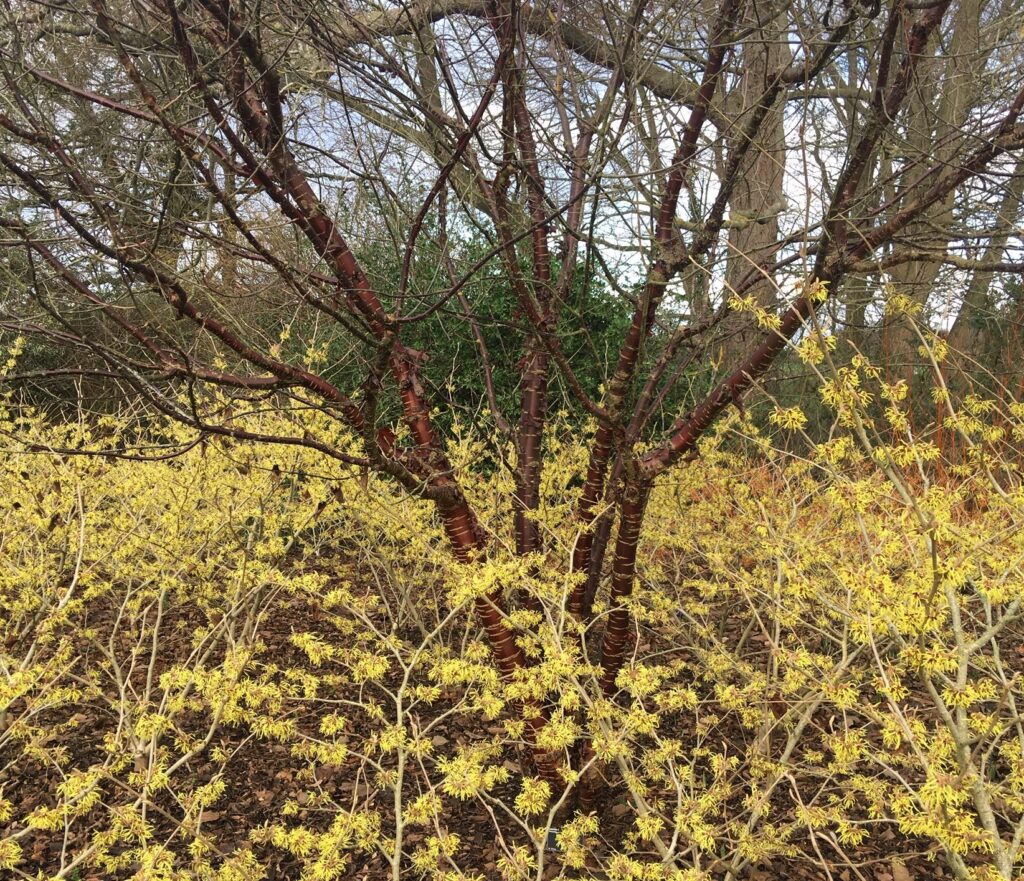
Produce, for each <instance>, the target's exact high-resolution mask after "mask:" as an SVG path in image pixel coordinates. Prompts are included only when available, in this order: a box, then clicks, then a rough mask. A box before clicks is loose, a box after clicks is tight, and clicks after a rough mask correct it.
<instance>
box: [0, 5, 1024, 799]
mask: <svg viewBox="0 0 1024 881" xmlns="http://www.w3.org/2000/svg"><path fill="white" fill-rule="evenodd" d="M2 16H3V20H4V28H3V31H2V38H0V39H2V49H0V75H2V77H3V87H2V93H3V96H2V98H0V204H2V209H0V230H2V237H3V249H4V254H5V263H6V265H7V278H8V280H9V281H11V284H10V285H9V289H8V293H7V294H6V295H5V300H4V302H3V303H2V316H0V317H2V321H3V327H4V328H5V329H6V330H8V331H11V332H17V333H20V334H22V335H24V336H25V337H26V338H27V339H29V340H31V339H37V338H38V339H44V340H49V343H50V344H51V345H53V346H56V347H57V348H58V349H59V350H60V353H61V361H60V363H59V364H58V365H57V366H53V365H50V366H45V367H44V368H41V369H40V370H38V371H36V372H35V374H34V375H32V376H29V375H28V374H23V375H21V380H22V381H30V380H31V381H33V382H40V381H43V380H45V379H46V378H47V377H49V378H51V379H52V378H57V377H73V378H75V379H76V381H80V382H86V381H95V382H101V383H103V384H104V385H103V388H104V389H105V390H106V392H105V393H107V394H111V393H113V392H115V391H116V392H118V393H122V394H124V395H128V396H131V397H132V398H133V399H138V400H142V401H144V402H145V403H146V406H147V407H148V408H149V412H150V413H151V415H152V416H153V417H154V418H166V419H170V420H175V421H177V422H180V423H184V424H185V425H187V426H189V427H190V428H191V429H192V430H193V432H194V436H195V438H196V439H197V441H198V440H200V439H204V438H207V437H215V436H221V437H225V438H241V439H244V440H247V441H254V442H262V443H266V444H278V445H280V444H287V445H299V446H302V447H306V448H310V449H312V450H315V451H318V452H319V453H321V454H322V455H323V457H324V461H325V463H327V464H328V465H329V464H330V462H331V461H332V460H333V461H335V462H340V463H344V464H345V465H346V466H355V467H358V468H360V469H363V470H364V471H372V472H376V473H378V474H380V475H383V476H386V477H387V478H389V479H391V480H393V481H394V482H395V484H397V485H399V486H400V487H401V488H403V490H404V491H405V492H406V493H408V494H409V495H411V496H416V497H419V498H421V499H425V500H429V502H430V503H432V504H433V506H434V508H435V509H436V516H437V518H439V521H440V522H441V523H443V527H444V532H445V534H446V536H447V541H448V544H449V545H450V552H451V554H452V555H453V556H454V558H455V559H456V560H457V561H458V563H459V564H460V565H462V566H463V567H465V570H466V571H468V572H472V571H473V570H474V567H476V568H480V569H482V568H483V567H485V566H487V564H488V561H489V559H493V555H494V554H495V553H497V552H498V550H502V552H503V553H508V554H512V555H514V556H517V557H520V558H524V562H525V568H523V569H522V570H521V571H526V572H529V571H540V570H544V571H547V570H551V571H553V572H554V573H555V574H556V575H557V576H558V577H562V578H563V579H564V581H565V583H566V584H567V585H569V588H568V589H567V590H566V592H565V603H564V605H565V610H566V611H567V612H568V614H570V615H571V616H572V617H573V619H575V620H576V621H578V622H579V624H580V626H579V628H578V630H579V633H580V634H582V635H583V636H584V639H583V640H582V644H583V646H584V648H583V650H584V651H586V652H587V653H588V657H589V658H590V660H591V661H592V662H593V663H595V664H597V665H599V669H600V673H599V675H598V676H596V677H595V678H594V682H593V688H594V691H595V696H597V697H600V696H602V695H603V696H604V697H605V698H609V699H610V698H614V695H615V693H616V690H617V689H616V679H617V676H618V674H619V672H620V669H621V667H622V665H623V663H624V661H625V659H626V658H627V657H628V652H629V646H630V641H631V636H632V632H633V629H634V628H633V622H632V620H631V615H630V611H629V602H628V601H629V598H630V595H631V592H632V591H633V588H634V581H635V578H636V550H637V544H638V541H639V539H640V535H641V530H642V529H643V528H644V524H645V504H646V501H647V499H648V496H649V493H650V489H651V487H652V485H654V483H655V482H656V481H658V480H659V479H662V478H663V476H664V475H666V474H667V473H669V472H670V471H671V470H672V469H677V468H685V467H686V462H687V461H689V460H690V459H691V458H692V457H693V456H694V455H696V451H697V444H698V441H699V440H700V439H701V437H702V435H703V434H704V433H705V432H707V431H708V429H709V428H710V427H711V426H712V425H713V424H714V423H715V421H716V419H717V418H718V417H719V416H720V415H721V414H722V413H723V412H725V411H726V410H727V409H728V408H731V407H735V408H742V407H743V405H744V398H745V396H747V395H748V393H749V392H751V391H752V390H753V391H755V392H756V391H757V389H758V388H759V387H760V385H761V380H762V378H764V377H766V375H767V374H768V373H769V371H770V370H771V368H772V366H773V364H774V363H776V362H777V361H778V360H779V359H780V356H784V354H785V352H786V350H787V348H788V347H789V346H790V345H793V344H798V343H799V342H800V341H801V340H804V341H806V340H808V339H811V338H812V337H814V335H815V334H820V333H821V332H822V328H823V327H824V326H826V325H827V326H828V327H829V328H831V329H832V330H833V331H835V332H836V334H835V335H836V337H837V338H838V339H839V340H840V342H841V344H842V346H849V347H850V349H851V350H853V349H855V348H856V347H857V346H860V345H863V344H864V343H863V339H864V335H865V328H867V327H868V326H869V325H871V323H872V322H874V321H876V320H877V322H878V326H879V327H881V325H882V324H884V323H885V322H886V321H888V318H878V315H879V314H880V312H879V309H878V304H879V302H881V300H882V299H883V297H885V296H888V297H890V298H891V297H902V298H903V301H906V302H909V301H913V300H916V301H917V302H918V303H919V304H924V303H927V301H928V298H929V296H930V293H931V289H932V287H933V286H934V285H936V284H937V279H938V278H939V277H940V273H941V272H945V271H946V270H950V271H952V272H954V273H955V275H954V279H960V280H964V279H967V280H969V282H970V284H969V290H970V291H971V296H972V297H974V298H975V299H976V300H977V298H978V297H979V296H981V294H979V293H978V291H979V290H981V289H984V290H988V289H989V288H990V287H991V286H992V285H993V284H995V283H996V282H994V281H993V279H996V278H998V276H999V274H1000V273H1005V272H1007V271H1009V272H1014V271H1017V270H1019V268H1020V267H1019V266H1017V265H1016V264H1014V263H1013V262H1012V260H1007V259H1005V253H1004V252H1005V251H1006V248H1007V245H1008V242H1010V240H1011V239H1012V236H1013V229H1014V225H1015V223H1016V214H1017V208H1018V205H1019V198H1018V197H1019V193H1020V186H1019V181H1020V163H1021V162H1022V161H1024V160H1022V158H1021V157H1022V155H1024V154H1022V148H1024V122H1022V121H1021V119H1020V117H1021V112H1022V110H1024V88H1022V82H1021V77H1020V75H1019V71H1020V69H1021V64H1022V62H1024V57H1022V54H1021V52H1020V46H1019V43H1018V42H1017V38H1018V37H1019V34H1018V33H1017V28H1018V27H1019V20H1020V19H1019V8H1018V6H1017V5H1016V3H1015V2H1014V0H872V2H862V0H838V2H836V0H800V2H797V3H782V2H774V0H768V2H753V0H720V2H719V0H715V2H697V0H690V2H679V3H668V2H664V0H618V2H615V0H582V2H574V3H564V2H561V0H542V2H538V3H521V2H519V0H409V2H394V3H391V2H389V3H376V2H372V0H353V2H334V0H331V2H327V0H302V2H294V0H263V2H251V0H137V2H127V0H82V2H78V3H43V2H35V0H13V2H10V3H8V4H7V5H6V6H5V9H4V11H3V13H2ZM993 206H996V207H995V208H994V207H993ZM999 206H1002V208H1001V209H1000V208H999ZM993 212H995V214H996V216H997V220H996V222H995V225H994V226H993V225H992V224H990V223H989V222H988V219H987V218H988V217H989V216H990V215H991V214H992V213H993ZM979 218H985V219H984V220H981V219H979ZM979 241H981V242H982V244H983V246H982V247H979ZM948 277H949V276H948V275H946V276H943V278H947V279H948ZM964 283H965V284H966V282H964ZM594 290H599V291H601V292H602V295H604V296H606V297H610V298H611V299H612V300H613V302H614V304H615V309H617V310H618V314H621V315H622V316H623V320H622V321H621V322H620V324H621V331H622V332H621V334H620V335H619V338H618V339H616V340H615V341H614V345H613V346H605V348H604V350H601V349H599V348H598V347H596V346H591V347H590V348H587V345H588V342H587V341H588V340H590V336H591V330H592V328H591V327H590V326H589V318H590V313H589V311H588V310H589V306H588V297H589V296H591V294H592V292H593V291H594ZM485 295H486V297H487V298H489V299H487V302H486V304H484V297H485ZM495 303H498V304H500V305H501V307H502V308H503V309H504V313H503V314H496V312H495V307H494V304H495ZM485 305H486V310H487V314H486V315H484V314H483V310H484V308H485ZM965 308H966V306H965ZM819 313H820V314H819ZM887 314H888V313H887ZM428 323H429V327H431V328H434V329H436V328H439V327H440V328H446V327H447V328H450V329H451V333H452V334H456V333H458V334H462V335H463V336H464V338H465V339H466V340H468V341H469V345H468V346H463V347H461V348H460V349H459V351H458V357H457V359H456V363H455V364H454V365H441V369H442V370H446V369H450V376H449V377H448V379H447V380H444V378H443V377H441V379H439V378H438V377H439V373H438V367H437V361H436V360H432V358H431V356H432V354H435V351H434V349H435V348H437V347H440V346H442V345H447V343H446V342H445V340H444V339H442V338H440V336H439V335H438V334H436V333H429V334H428V333H424V331H423V328H424V327H427V326H428ZM495 328H498V329H499V331H500V334H499V336H500V341H501V345H500V347H496V345H495V338H496V337H495V334H494V333H493V330H494V329H495ZM883 330H885V328H883ZM892 332H893V333H896V331H895V330H893V331H892ZM305 333H309V334H315V340H316V342H317V345H318V346H319V345H320V344H321V343H322V342H323V341H327V342H323V348H322V350H320V351H319V352H318V354H317V355H316V357H313V356H311V355H310V354H309V352H308V351H304V350H303V349H301V344H302V343H303V340H302V339H299V340H298V341H296V339H295V337H296V336H297V335H302V334H305ZM313 338H314V337H313V336H310V337H309V339H308V340H307V342H310V343H311V344H312V341H313ZM581 341H582V342H581ZM900 346H901V347H902V348H899V351H901V352H904V353H905V354H906V358H907V365H909V367H911V368H912V364H911V363H910V362H911V361H912V360H913V353H914V345H910V344H906V343H901V344H900ZM896 348H898V347H893V349H892V350H893V351H896ZM513 349H514V350H515V353H514V354H513V355H511V356H510V354H509V353H510V352H511V351H513ZM446 351H450V349H446ZM581 352H583V355H582V356H581ZM847 355H848V353H847ZM840 356H843V351H842V349H841V348H840V349H839V350H838V351H837V353H836V357H837V358H838V357H840ZM595 365H596V366H595ZM907 365H901V369H902V367H903V366H907ZM509 373H512V374H513V375H514V377H515V381H514V383H513V386H514V388H513V389H512V390H511V392H509V390H508V389H504V388H503V387H501V382H499V379H498V377H499V376H507V375H509ZM695 376H699V377H703V379H700V380H695V379H694V377H695ZM707 377H711V378H710V379H707ZM15 378H17V377H16V376H13V375H12V377H10V379H11V380H12V381H13V380H14V379H15ZM478 382H479V387H480V388H481V389H482V397H484V398H485V400H486V408H485V409H483V410H482V411H481V412H480V413H479V414H478V415H479V416H480V417H481V418H482V419H483V420H484V421H485V422H487V423H488V424H489V425H490V427H491V428H492V429H493V432H494V433H495V435H496V436H497V437H499V438H500V439H501V444H502V449H504V450H506V451H507V454H506V455H505V457H504V461H503V462H502V467H505V468H508V469H510V471H511V473H512V474H513V475H514V491H513V492H511V493H510V494H509V495H508V498H507V500H506V509H507V516H508V527H507V531H506V532H504V533H503V534H500V535H499V534H496V533H495V530H494V529H485V528H484V527H483V525H482V524H481V521H480V519H479V517H478V512H477V511H475V510H474V507H473V506H472V504H471V503H470V502H469V500H468V498H467V494H466V492H465V487H466V486H467V481H472V480H474V474H473V473H472V471H471V470H469V469H466V468H456V467H454V466H453V464H452V461H451V460H450V459H449V456H448V452H447V451H448V433H449V432H451V431H452V426H453V423H454V422H455V421H457V420H458V419H459V418H460V416H461V415H462V408H463V404H460V403H459V401H460V400H462V401H464V396H463V397H462V398H460V391H459V390H460V385H462V384H466V385H469V384H470V383H473V384H474V387H476V385H475V384H476V383H478ZM225 399H227V400H231V401H234V402H235V404H234V405H233V407H237V408H245V407H249V406H255V404H254V403H253V402H257V401H262V402H267V401H272V402H277V403H278V404H279V405H280V406H282V407H285V406H287V407H293V408H296V409H297V410H301V409H306V410H308V409H315V410H317V411H319V412H320V413H322V414H327V415H328V416H329V418H331V419H332V420H337V421H339V422H340V423H342V424H343V425H344V426H345V428H346V430H347V431H348V433H349V435H350V436H351V438H352V443H351V444H349V445H347V446H339V445H337V444H335V443H332V442H331V441H330V440H328V439H327V438H325V437H319V436H317V434H316V433H315V432H312V431H309V430H296V431H295V433H293V434H273V435H270V434H260V433H259V432H254V431H252V430H251V429H249V428H243V427H240V423H239V422H236V420H234V419H233V418H232V412H233V407H225V406H224V401H225ZM510 402H514V404H510ZM264 405H266V404H265V403H264V404H260V405H259V406H264ZM563 409H569V410H571V411H572V412H574V413H576V414H577V415H578V417H579V418H578V419H576V420H575V421H573V420H571V419H570V420H569V424H572V425H578V426H580V427H579V428H578V429H577V430H578V433H579V440H580V441H585V442H586V443H587V455H588V461H587V463H586V467H585V479H583V480H581V481H580V482H579V485H578V486H576V487H575V490H576V492H577V498H576V500H575V518H576V523H577V530H576V537H575V541H574V543H573V545H572V546H571V547H570V548H568V549H565V548H562V547H554V546H551V544H550V543H549V542H548V541H547V538H546V535H545V532H544V530H543V529H542V528H541V526H540V524H539V522H538V518H537V517H536V516H535V513H534V512H535V511H536V509H537V507H538V504H539V499H540V498H541V493H542V486H543V482H544V480H545V464H546V444H547V443H548V438H549V437H550V432H551V430H552V426H553V424H554V422H555V421H556V420H559V419H560V418H561V417H559V415H558V411H560V410H563ZM110 452H111V454H112V455H126V456H129V457H130V454H131V450H124V449H121V450H112V451H110ZM126 467H130V466H126ZM325 467H326V466H325ZM485 581H486V579H485V578H483V577H482V579H481V583H483V582H485ZM604 590H607V591H608V592H609V593H608V598H607V601H606V602H603V603H602V604H601V605H602V608H604V609H606V610H607V611H606V612H605V613H604V614H601V615H599V616H597V617H595V615H594V607H595V598H596V597H597V596H598V595H599V594H600V593H601V591H604ZM601 595H602V596H603V594H601ZM474 603H475V613H476V615H477V617H478V619H479V625H480V627H481V628H482V629H483V630H484V631H485V632H486V637H487V640H488V641H489V644H490V647H491V651H492V653H493V661H494V664H495V665H496V666H497V667H498V669H499V671H500V674H501V676H502V677H504V678H505V679H506V680H507V681H515V680H516V679H517V678H522V677H523V675H524V671H526V670H527V669H528V667H529V664H530V660H529V657H528V655H527V653H525V652H524V649H523V646H522V645H521V643H520V641H519V640H517V639H516V638H515V634H514V632H513V630H512V629H511V628H509V627H507V626H506V622H507V616H508V615H509V614H510V612H511V611H512V610H513V609H514V608H520V607H522V606H523V605H524V604H525V606H526V607H527V608H532V607H539V606H540V602H539V601H538V600H537V599H536V598H531V597H530V596H528V595H527V596H526V597H525V598H524V596H523V593H522V592H520V591H517V590H516V585H514V584H508V583H507V581H506V580H503V579H497V580H496V581H495V582H494V585H493V586H492V587H491V589H489V590H479V591H477V596H476V598H475V600H474ZM527 703H529V701H527ZM523 711H524V715H525V717H526V718H527V719H528V720H529V721H528V725H527V728H526V734H525V740H526V742H527V744H528V745H529V747H530V748H531V751H532V754H533V759H534V762H535V763H536V766H537V769H538V772H539V773H540V774H541V775H542V776H543V777H545V778H547V779H549V780H558V779H559V778H560V777H561V776H564V774H565V772H566V769H571V768H572V767H579V766H580V763H581V762H585V761H586V760H587V755H588V752H587V748H586V747H584V748H583V749H582V750H579V749H577V750H575V751H571V750H570V751H568V752H569V753H573V752H574V753H575V754H568V753H566V754H561V755H559V754H556V753H554V752H553V751H551V750H545V749H543V748H542V747H541V746H539V745H538V741H540V742H541V743H543V738H542V736H541V735H542V733H543V730H544V727H545V725H547V724H548V719H549V715H550V714H549V711H548V709H547V708H546V707H545V706H544V705H542V704H541V703H535V704H534V705H533V706H525V707H524V708H523ZM591 790H592V787H588V786H583V787H581V798H587V797H590V796H591V795H592V792H591Z"/></svg>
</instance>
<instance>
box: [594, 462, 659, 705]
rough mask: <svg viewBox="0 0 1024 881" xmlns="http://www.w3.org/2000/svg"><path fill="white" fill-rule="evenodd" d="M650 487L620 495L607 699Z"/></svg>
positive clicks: (604, 676)
mask: <svg viewBox="0 0 1024 881" xmlns="http://www.w3.org/2000/svg"><path fill="white" fill-rule="evenodd" d="M650 492H651V484H650V483H649V482H647V481H643V482H640V481H631V482H629V483H628V484H627V485H626V488H625V490H624V491H623V497H622V505H621V514H620V516H619V534H618V536H617V537H616V539H615V559H614V561H613V562H612V592H611V598H610V600H609V604H610V606H611V613H610V614H609V615H608V624H607V626H606V627H605V631H604V647H603V649H602V651H601V668H602V671H603V672H602V673H601V680H600V683H601V691H602V692H603V693H604V694H605V695H606V696H610V695H612V694H613V693H614V692H615V679H616V677H617V676H618V675H619V670H621V669H622V662H623V661H624V660H625V656H626V642H627V637H628V636H629V629H630V614H629V610H628V609H626V607H625V605H623V603H624V602H625V600H627V599H629V597H630V595H631V594H632V593H633V582H634V580H635V578H636V551H637V546H638V545H639V543H640V528H641V526H642V525H643V521H644V511H645V510H646V508H647V500H648V498H649V497H650Z"/></svg>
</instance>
